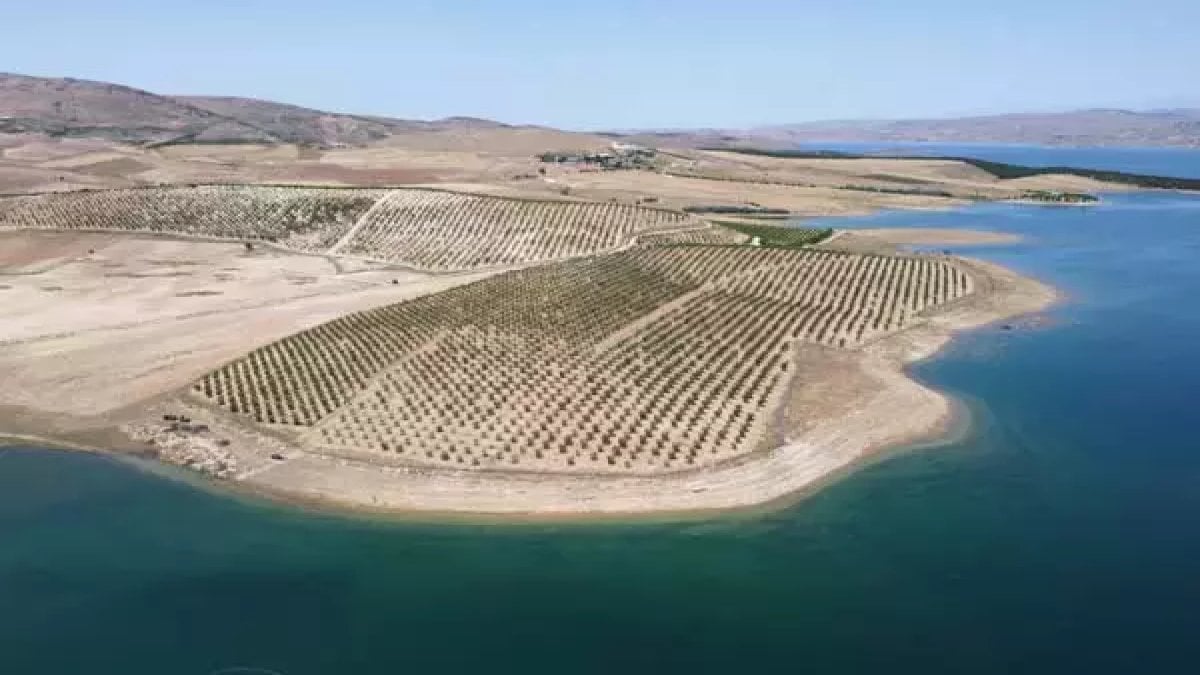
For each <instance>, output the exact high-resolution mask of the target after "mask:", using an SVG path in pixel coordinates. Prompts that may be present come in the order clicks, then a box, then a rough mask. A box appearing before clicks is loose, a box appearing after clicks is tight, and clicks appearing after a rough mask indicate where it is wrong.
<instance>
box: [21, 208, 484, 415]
mask: <svg viewBox="0 0 1200 675" xmlns="http://www.w3.org/2000/svg"><path fill="white" fill-rule="evenodd" d="M480 276H481V275H468V276H442V277H431V276H428V275H423V274H416V273H411V272H405V271H403V270H396V269H389V268H386V267H383V266H379V265H368V264H355V263H353V262H352V261H351V262H349V263H348V262H346V261H338V260H331V259H327V258H324V257H319V256H311V255H299V254H291V253H286V252H283V251H279V250H274V249H268V248H256V249H255V250H254V251H249V252H248V251H246V250H245V248H244V247H243V246H242V245H241V244H236V243H219V242H200V241H195V240H190V239H175V238H168V237H161V236H160V237H142V236H136V235H129V234H115V233H81V232H29V231H24V232H0V305H2V306H3V308H4V311H3V312H0V372H2V373H4V381H5V386H4V387H3V389H2V391H0V408H2V407H4V406H21V407H25V408H30V409H37V410H40V411H43V412H53V413H55V414H57V415H62V416H64V419H65V417H67V416H78V417H93V416H97V415H105V414H108V413H112V412H113V411H115V410H117V409H120V408H122V407H125V406H129V405H133V404H136V403H139V402H143V401H145V400H146V399H148V398H152V397H154V396H157V395H160V394H162V393H164V392H167V391H170V390H173V389H176V388H179V387H186V386H188V385H189V383H191V382H193V381H195V379H196V378H199V377H201V376H202V375H204V373H206V372H208V371H210V370H212V369H213V368H215V367H217V366H219V365H221V364H222V363H225V362H227V361H229V360H231V359H235V358H240V357H242V356H244V355H245V354H246V352H247V351H250V350H252V349H254V348H255V347H259V346H261V345H263V344H266V343H269V342H271V341H273V340H277V339H279V338H281V337H284V336H287V335H289V334H292V333H294V332H296V331H297V330H301V329H303V328H307V327H310V326H313V325H316V324H319V323H321V322H323V321H327V320H330V319H334V318H337V317H340V316H343V315H344V314H346V313H347V312H353V311H355V310H359V309H366V308H370V307H376V306H380V305H386V304H390V303H394V302H396V301H398V300H402V299H404V298H409V297H413V296H414V295H419V294H422V293H429V292H432V291H436V290H440V289H444V288H448V287H451V286H454V285H457V284H461V283H465V282H468V281H472V280H474V279H478V278H480ZM6 430H7V429H6Z"/></svg>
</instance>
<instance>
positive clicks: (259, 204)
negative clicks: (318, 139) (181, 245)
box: [0, 185, 385, 252]
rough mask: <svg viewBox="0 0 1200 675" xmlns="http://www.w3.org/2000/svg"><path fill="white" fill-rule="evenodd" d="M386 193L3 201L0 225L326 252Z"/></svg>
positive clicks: (163, 192)
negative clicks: (173, 236)
mask: <svg viewBox="0 0 1200 675" xmlns="http://www.w3.org/2000/svg"><path fill="white" fill-rule="evenodd" d="M384 194H385V191H383V190H369V189H362V190H358V189H354V190H345V189H333V188H302V187H275V186H244V185H211V186H198V187H161V188H143V189H132V190H98V191H82V192H68V193H62V194H47V195H38V196H30V197H21V198H17V199H16V200H10V199H0V225H7V226H10V227H21V228H34V229H81V230H112V231H124V232H151V233H169V234H187V235H196V236H203V237H213V238H222V239H235V240H243V241H244V240H260V241H269V242H274V243H277V244H280V245H282V246H288V247H291V248H295V249H298V250H304V251H314V252H319V251H325V250H327V249H328V248H329V247H330V246H332V245H333V243H334V242H336V241H337V240H338V239H339V238H341V237H342V236H343V235H345V234H346V233H347V232H348V231H349V229H350V227H351V226H352V225H353V224H354V223H355V222H356V221H357V220H358V218H359V217H360V216H362V214H364V213H366V211H367V209H369V208H370V207H371V206H372V205H374V204H375V202H376V201H377V200H378V199H379V198H380V197H382V196H383V195H384Z"/></svg>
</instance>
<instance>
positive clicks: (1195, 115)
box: [616, 108, 1200, 148]
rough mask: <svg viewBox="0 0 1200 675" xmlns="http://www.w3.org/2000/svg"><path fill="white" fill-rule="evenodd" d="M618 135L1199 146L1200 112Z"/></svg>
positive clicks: (689, 139) (706, 140)
mask: <svg viewBox="0 0 1200 675" xmlns="http://www.w3.org/2000/svg"><path fill="white" fill-rule="evenodd" d="M616 135H619V136H622V137H628V138H635V139H640V140H642V141H644V142H650V143H652V142H654V141H655V140H658V141H669V142H671V143H674V144H679V145H689V146H728V145H755V146H769V147H792V146H795V145H797V144H800V143H812V142H817V141H844V142H885V143H886V142H918V141H920V142H939V143H1028V144H1036V145H1074V146H1085V145H1092V146H1174V147H1190V148H1200V109H1191V108H1181V109H1172V110H1151V111H1144V112H1139V111H1132V110H1109V109H1102V110H1078V111H1074V112H1063V113H1015V114H1008V115H987V116H980V117H960V118H953V119H924V120H844V121H829V122H807V123H801V124H784V125H777V126H765V127H757V128H753V129H702V130H689V129H683V130H655V131H643V132H625V133H621V134H616Z"/></svg>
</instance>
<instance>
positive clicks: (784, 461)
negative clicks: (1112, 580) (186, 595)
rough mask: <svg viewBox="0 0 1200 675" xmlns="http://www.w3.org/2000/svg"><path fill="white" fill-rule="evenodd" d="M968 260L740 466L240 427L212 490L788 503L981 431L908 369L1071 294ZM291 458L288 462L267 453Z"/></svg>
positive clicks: (590, 502) (684, 511) (273, 497)
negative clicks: (971, 290) (463, 460)
mask: <svg viewBox="0 0 1200 675" xmlns="http://www.w3.org/2000/svg"><path fill="white" fill-rule="evenodd" d="M957 260H958V261H959V262H960V263H961V264H963V265H964V266H966V267H967V268H968V269H970V270H971V271H972V273H973V274H974V276H975V277H976V278H977V281H979V282H980V289H979V291H978V292H977V293H975V294H973V295H972V296H969V297H968V298H965V299H964V300H962V301H959V302H956V303H952V304H951V305H947V306H946V307H944V308H941V309H939V311H937V312H936V313H935V314H933V315H932V316H929V317H927V318H926V320H925V321H924V322H923V323H920V324H917V325H915V326H913V327H911V328H909V329H907V330H905V331H902V332H900V333H896V334H892V335H888V336H886V337H884V338H882V339H880V340H877V341H875V342H873V343H869V344H868V345H866V346H864V347H862V348H860V349H858V350H854V351H852V352H846V353H845V354H844V355H843V357H841V358H840V359H839V360H840V361H841V362H842V365H843V366H845V367H846V368H847V370H846V371H845V372H846V374H847V375H848V376H850V377H857V378H860V381H863V382H868V383H870V385H871V386H868V387H866V388H862V387H860V389H864V391H866V392H869V393H867V394H861V395H860V394H857V393H856V395H855V397H854V398H853V400H852V401H851V403H852V405H851V407H850V409H849V411H848V412H846V413H845V414H837V415H832V416H827V417H826V418H824V419H821V420H819V421H817V422H816V423H815V424H814V425H813V426H811V427H810V428H808V429H805V430H804V431H803V432H801V433H799V434H798V435H796V436H795V437H792V438H786V439H785V441H786V442H785V443H783V444H782V445H780V446H779V447H776V448H774V449H771V450H768V451H765V452H762V453H758V454H755V455H753V456H750V457H748V458H746V459H744V460H742V461H739V462H737V463H734V464H731V465H726V466H718V467H712V468H708V469H701V470H696V471H694V472H689V473H683V474H673V475H659V476H566V477H564V476H556V475H552V474H487V473H471V472H445V471H432V470H428V469H416V468H412V467H399V466H381V465H378V464H372V463H369V462H362V461H356V460H352V459H347V458H344V457H332V456H325V455H318V454H314V453H311V452H308V451H300V450H298V449H296V448H290V447H288V446H287V444H286V443H284V442H283V441H282V440H281V439H274V438H268V437H265V436H263V435H262V434H256V433H253V432H250V431H249V430H246V429H241V430H238V429H232V430H231V429H225V428H223V427H221V428H220V431H221V433H222V434H223V435H224V434H226V432H227V431H230V432H232V435H233V437H234V438H235V439H236V442H235V443H234V446H235V449H236V454H237V455H238V457H237V459H238V461H237V463H236V464H237V465H238V466H239V467H244V468H245V470H244V471H242V472H241V473H239V474H238V475H237V476H236V477H234V479H233V480H221V481H204V482H210V483H213V484H214V487H217V488H219V489H220V490H221V491H223V492H229V491H232V492H236V493H243V494H251V495H257V496H260V497H265V498H267V499H268V500H270V501H275V502H282V503H289V504H299V505H302V506H307V507H312V508H315V509H317V510H320V511H330V512H337V513H348V514H358V515H375V516H385V517H389V518H395V517H399V518H411V519H417V520H443V519H454V520H461V519H466V520H471V521H476V520H489V521H490V520H507V521H519V522H526V521H559V520H625V519H638V520H643V519H650V520H654V519H656V518H666V519H671V520H675V519H678V518H688V517H693V516H696V517H699V516H705V517H711V516H712V515H713V514H714V513H716V512H726V513H737V512H745V511H760V510H764V509H767V510H773V509H775V508H780V507H783V506H786V505H790V504H793V503H795V502H796V501H797V500H799V499H803V498H804V497H806V496H808V495H810V494H812V493H813V492H815V491H816V490H818V489H820V488H821V487H823V486H825V485H828V484H830V483H831V482H834V481H836V480H838V479H840V478H841V477H843V476H845V475H848V474H849V473H851V472H852V471H853V470H855V469H856V468H858V467H860V466H861V465H862V464H864V463H867V462H872V461H877V460H878V459H880V458H883V457H886V456H890V455H891V453H892V452H904V451H906V450H908V449H913V448H915V447H928V446H929V445H931V444H933V445H937V444H941V443H945V442H948V441H947V440H946V435H947V433H948V432H949V431H950V430H952V429H955V428H957V430H958V431H959V432H965V430H966V429H968V428H969V425H967V420H966V419H964V417H963V414H962V412H961V411H962V408H963V406H962V404H961V403H956V401H955V399H953V398H951V397H950V396H949V395H947V394H945V393H942V392H938V391H936V390H934V389H932V388H930V387H928V386H926V385H924V384H922V383H920V382H918V381H917V380H915V379H914V378H912V377H911V376H910V375H909V373H908V368H909V367H910V366H911V364H913V363H915V362H917V361H921V360H924V359H928V358H930V357H932V356H934V355H935V354H936V353H937V352H939V351H940V350H941V349H942V348H943V347H944V346H945V345H946V344H947V343H948V342H949V341H950V340H951V339H952V338H953V336H954V335H955V334H956V333H958V332H961V331H963V330H967V329H970V328H975V327H978V326H983V325H986V324H990V323H995V322H998V321H1002V320H1005V319H1009V318H1012V317H1015V316H1019V315H1023V314H1028V313H1031V312H1036V311H1039V310H1042V309H1044V308H1046V307H1048V306H1049V305H1050V304H1052V303H1053V302H1054V301H1055V300H1056V299H1057V298H1058V297H1059V296H1058V295H1057V294H1056V293H1055V292H1054V291H1053V290H1052V289H1050V288H1049V287H1047V286H1045V285H1044V284H1042V283H1040V282H1038V281H1035V280H1033V279H1029V278H1026V277H1023V276H1020V275H1018V274H1016V273H1014V272H1012V271H1010V270H1008V269H1006V268H1003V267H1001V266H999V265H995V264H993V263H987V262H983V261H979V260H973V259H964V258H958V259H957ZM850 368H852V369H853V372H851V370H849V369H850ZM168 399H170V397H168ZM179 405H180V401H179V400H177V399H170V400H167V399H164V400H163V401H161V402H160V404H158V406H157V407H155V406H151V407H149V408H148V409H147V410H146V411H145V412H155V413H161V412H162V411H163V410H166V409H173V410H178V409H179ZM143 417H144V415H143ZM160 419H161V418H160ZM206 421H207V420H206ZM107 431H109V432H111V428H110V429H108V430H107ZM239 431H241V432H246V433H239ZM0 436H2V434H0ZM8 437H9V438H13V437H19V438H21V440H23V441H26V442H30V441H32V442H35V443H38V444H43V445H55V446H58V447H66V448H68V449H74V450H81V449H86V450H96V449H97V448H98V447H100V444H99V442H98V443H97V444H95V445H93V444H92V443H88V442H79V441H78V440H76V439H81V438H83V439H86V438H87V434H78V433H72V434H68V435H67V437H66V438H64V439H62V440H56V439H55V438H54V437H53V436H42V435H29V434H10V435H9V436H8ZM132 437H136V434H134V435H133V436H132ZM68 439H69V440H68ZM143 440H144V439H143ZM134 445H135V443H133V442H130V443H129V446H130V447H133V446H134ZM101 452H105V451H101ZM111 452H112V453H114V454H124V453H121V452H120V451H119V450H115V449H114V450H112V451H111ZM277 453H278V454H279V455H285V457H284V459H283V460H281V461H273V460H272V459H268V458H267V456H268V455H270V454H277ZM243 460H246V461H243ZM180 470H183V469H180ZM190 473H192V472H189V474H190ZM189 482H190V481H189Z"/></svg>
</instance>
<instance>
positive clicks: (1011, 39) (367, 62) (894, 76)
mask: <svg viewBox="0 0 1200 675" xmlns="http://www.w3.org/2000/svg"><path fill="white" fill-rule="evenodd" d="M3 4H4V8H3V34H2V37H0V70H8V71H12V72H18V73H27V74H33V75H70V76H75V77H82V78H89V79H99V80H108V81H115V82H120V83H124V84H129V85H132V86H136V87H141V88H145V89H150V90H152V91H156V92H160V93H194V94H229V95H240V96H253V97H259V98H268V99H275V100H279V101H286V102H290V103H296V104H300V105H306V106H312V107H317V108H323V109H331V110H339V111H347V112H358V113H374V114H382V115H392V116H397V117H410V118H436V117H443V116H448V115H475V116H481V117H489V118H493V119H498V120H502V121H506V122H525V123H539V124H551V125H556V126H562V127H569V128H625V127H681V126H748V125H755V124H763V123H780V122H795V121H806V120H816V119H831V118H834V119H836V118H879V117H913V116H945V115H959V114H974V113H990V112H1015V111H1030V110H1056V109H1069V108H1078V107H1097V106H1106V107H1107V106H1112V107H1131V108H1146V107H1168V106H1178V105H1192V106H1195V105H1200V77H1198V76H1197V74H1196V70H1195V69H1196V66H1197V64H1198V63H1200V37H1198V34H1197V31H1198V30H1200V0H1141V1H1137V2H1135V1H1131V0H1006V1H1004V2H976V1H975V0H909V1H907V2H906V1H904V0H886V1H885V0H841V1H835V0H826V1H820V2H815V1H805V0H792V1H787V0H773V1H772V0H737V1H733V0H730V1H720V2H718V1H716V0H688V1H684V0H643V1H634V0H579V1H575V0H553V1H550V0H493V1H491V2H488V1H486V0H478V1H476V2H470V1H467V0H441V1H438V2H433V1H429V2H424V1H404V0H394V1H390V2H389V1H385V0H376V1H368V0H319V1H314V0H290V1H286V2H284V1H276V0H245V1H242V2H234V1H230V0H205V1H203V2H202V1H200V0H156V1H154V2H150V1H148V0H109V1H102V0H60V1H59V2H53V3H48V2H45V1H44V0H39V1H37V2H34V1H31V0H4V3H3Z"/></svg>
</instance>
